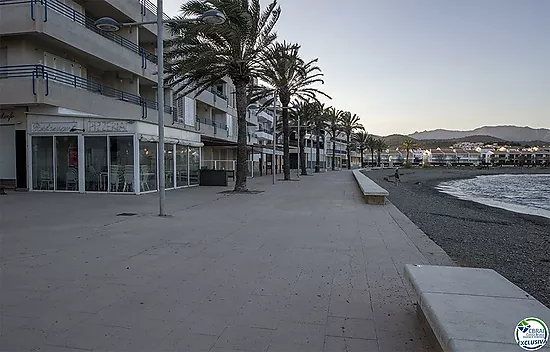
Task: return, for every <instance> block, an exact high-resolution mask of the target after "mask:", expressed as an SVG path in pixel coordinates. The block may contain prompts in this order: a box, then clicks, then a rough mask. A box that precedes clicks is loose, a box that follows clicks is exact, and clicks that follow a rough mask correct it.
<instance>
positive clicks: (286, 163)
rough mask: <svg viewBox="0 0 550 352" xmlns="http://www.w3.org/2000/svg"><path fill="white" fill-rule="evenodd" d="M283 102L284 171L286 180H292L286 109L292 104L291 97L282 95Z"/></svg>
mask: <svg viewBox="0 0 550 352" xmlns="http://www.w3.org/2000/svg"><path fill="white" fill-rule="evenodd" d="M280 98H281V104H283V173H284V179H285V181H289V180H290V145H289V141H290V129H289V127H288V109H284V107H287V106H288V105H289V104H290V98H288V99H286V97H284V96H283V97H280Z"/></svg>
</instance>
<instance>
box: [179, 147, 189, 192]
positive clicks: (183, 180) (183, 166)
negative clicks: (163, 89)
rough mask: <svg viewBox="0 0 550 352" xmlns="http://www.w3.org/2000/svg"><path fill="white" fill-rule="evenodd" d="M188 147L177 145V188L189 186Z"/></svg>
mask: <svg viewBox="0 0 550 352" xmlns="http://www.w3.org/2000/svg"><path fill="white" fill-rule="evenodd" d="M188 153H189V151H188V147H187V146H186V145H180V144H178V145H176V186H177V187H185V186H189V169H188V168H189V163H188V155H189V154H188Z"/></svg>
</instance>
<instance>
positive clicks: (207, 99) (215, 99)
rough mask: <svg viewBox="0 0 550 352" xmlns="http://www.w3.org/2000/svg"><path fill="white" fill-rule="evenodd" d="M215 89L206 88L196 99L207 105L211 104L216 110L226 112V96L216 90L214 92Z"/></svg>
mask: <svg viewBox="0 0 550 352" xmlns="http://www.w3.org/2000/svg"><path fill="white" fill-rule="evenodd" d="M214 91H215V89H213V88H212V89H207V90H205V91H203V92H201V93H200V94H199V95H198V96H197V97H196V99H197V100H198V101H200V102H203V103H205V104H207V105H209V106H213V107H215V108H216V109H218V110H221V111H223V112H228V110H229V109H228V104H227V96H225V95H224V94H222V93H220V92H217V91H216V93H214Z"/></svg>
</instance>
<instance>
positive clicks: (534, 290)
mask: <svg viewBox="0 0 550 352" xmlns="http://www.w3.org/2000/svg"><path fill="white" fill-rule="evenodd" d="M394 172H395V169H384V170H371V171H366V175H367V176H368V177H369V178H371V179H372V180H373V181H374V182H376V183H378V184H379V185H380V186H381V187H383V188H385V189H386V190H388V192H389V193H390V195H389V197H388V199H389V200H390V202H391V203H393V204H394V205H395V206H396V207H397V208H398V209H399V210H400V211H401V212H403V213H404V214H405V215H406V216H407V217H408V218H409V219H411V221H413V222H414V223H415V224H416V225H417V226H418V227H419V228H420V229H421V230H422V231H423V232H424V233H426V235H428V237H430V238H431V239H432V240H433V241H434V242H435V243H436V244H437V245H439V246H440V247H441V248H442V249H443V250H444V251H445V252H447V254H448V255H449V256H450V257H451V258H452V259H453V260H454V261H455V262H456V263H457V264H458V265H460V266H470V267H481V268H490V269H494V270H496V271H497V272H499V273H500V274H501V275H503V276H504V277H506V278H507V279H508V280H510V281H512V282H513V283H514V284H516V285H517V286H519V287H520V288H522V289H523V290H525V291H526V292H528V293H529V294H531V295H532V296H534V297H535V298H537V299H538V300H539V301H540V302H541V303H543V304H544V305H546V306H547V307H550V287H549V285H550V280H549V277H550V233H549V231H548V229H549V228H550V219H549V218H546V217H542V216H537V215H530V214H524V213H518V212H514V211H511V210H506V209H502V208H497V207H493V206H489V205H485V204H482V203H478V202H475V201H472V200H466V199H460V198H457V197H455V196H453V195H450V194H447V193H443V192H441V191H439V190H437V189H436V186H437V185H438V184H439V183H441V182H444V181H451V180H459V179H466V178H475V177H476V176H480V175H497V174H550V169H488V170H487V169H473V168H430V169H400V170H399V172H400V175H401V177H400V178H401V183H400V184H399V186H396V185H395V184H394V183H393V182H388V181H386V180H384V178H385V177H388V176H390V175H393V173H394Z"/></svg>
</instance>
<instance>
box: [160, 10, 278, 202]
mask: <svg viewBox="0 0 550 352" xmlns="http://www.w3.org/2000/svg"><path fill="white" fill-rule="evenodd" d="M214 8H217V9H219V10H221V11H222V12H223V13H224V14H225V15H226V17H227V19H228V21H227V22H226V23H225V24H223V25H220V26H211V25H208V24H203V23H201V22H192V23H189V22H188V21H184V20H183V19H184V18H186V17H199V16H200V15H201V14H203V13H204V12H205V11H207V10H210V9H214ZM180 9H181V14H182V16H181V17H176V18H175V20H176V21H175V22H174V23H171V24H170V25H169V28H170V30H171V32H172V34H173V35H174V38H173V39H171V40H168V41H167V43H166V44H167V46H168V50H167V55H166V56H165V60H166V61H167V62H166V72H167V74H168V75H167V83H169V84H171V85H172V86H174V87H175V88H176V92H184V94H188V93H191V92H193V91H196V93H197V94H199V93H201V92H202V91H204V90H206V89H208V88H209V87H211V86H212V85H214V84H215V83H216V82H218V81H219V80H220V79H222V78H224V77H229V78H230V79H231V80H232V82H233V84H234V85H235V88H236V93H235V94H236V101H237V122H238V123H237V127H238V133H237V171H236V179H235V189H234V191H235V192H245V191H247V187H246V175H247V168H248V165H247V159H248V158H247V156H248V155H247V154H248V152H247V129H246V128H247V126H246V107H247V103H248V101H247V86H248V85H249V84H250V83H251V82H252V79H253V78H255V77H258V76H259V75H260V62H261V57H262V55H263V54H264V53H265V52H266V51H267V50H268V48H269V47H270V46H271V44H272V43H273V42H274V41H275V39H276V37H277V35H276V34H275V32H274V31H273V29H274V27H275V24H276V23H277V21H278V19H279V16H280V13H281V8H280V7H279V6H278V5H277V0H273V1H272V2H271V3H270V4H269V5H267V7H266V8H265V9H264V10H263V11H262V8H261V6H260V1H259V0H240V1H237V0H232V1H227V0H191V1H187V2H184V3H183V4H182V5H181V8H180Z"/></svg>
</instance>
